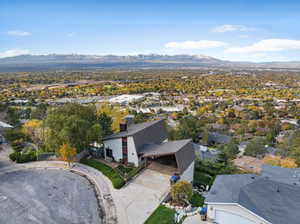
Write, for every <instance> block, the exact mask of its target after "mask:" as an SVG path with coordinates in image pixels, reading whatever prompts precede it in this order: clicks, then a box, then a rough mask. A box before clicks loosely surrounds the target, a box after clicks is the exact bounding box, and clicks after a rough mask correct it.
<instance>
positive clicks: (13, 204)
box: [0, 169, 102, 224]
mask: <svg viewBox="0 0 300 224" xmlns="http://www.w3.org/2000/svg"><path fill="white" fill-rule="evenodd" d="M0 214H1V215H0V223H5V224H27V223H28V224H29V223H30V224H57V223H59V224H70V223H72V224H99V223H100V224H101V223H102V221H101V214H102V213H101V211H100V209H99V207H98V202H97V199H96V197H95V192H94V188H93V186H92V185H91V184H90V183H89V181H88V180H87V179H85V178H84V177H81V176H79V175H77V174H74V173H72V172H69V171H65V170H54V169H49V170H45V169H28V170H20V171H14V172H10V173H5V174H1V175H0Z"/></svg>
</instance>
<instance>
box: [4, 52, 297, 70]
mask: <svg viewBox="0 0 300 224" xmlns="http://www.w3.org/2000/svg"><path fill="white" fill-rule="evenodd" d="M198 67H199V68H201V67H217V68H222V67H223V68H234V67H235V68H277V69H278V68H289V69H300V61H299V62H297V61H294V62H265V63H253V62H232V61H225V60H220V59H217V58H214V57H210V56H205V55H186V54H179V55H160V54H139V55H132V56H131V55H128V56H117V55H104V56H99V55H81V54H48V55H20V56H15V57H7V58H0V72H9V71H12V72H18V71H51V70H98V69H111V68H127V69H128V68H169V69H179V68H198Z"/></svg>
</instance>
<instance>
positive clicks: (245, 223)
mask: <svg viewBox="0 0 300 224" xmlns="http://www.w3.org/2000/svg"><path fill="white" fill-rule="evenodd" d="M215 217H216V218H215V221H216V222H217V223H218V224H255V222H252V221H251V220H249V219H247V218H245V217H242V216H240V215H237V214H234V213H231V212H228V211H222V210H216V216H215Z"/></svg>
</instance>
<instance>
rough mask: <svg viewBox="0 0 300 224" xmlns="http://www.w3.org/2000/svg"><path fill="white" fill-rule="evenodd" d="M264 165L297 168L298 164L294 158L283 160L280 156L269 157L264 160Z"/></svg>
mask: <svg viewBox="0 0 300 224" xmlns="http://www.w3.org/2000/svg"><path fill="white" fill-rule="evenodd" d="M263 161H264V163H266V164H269V165H272V166H280V167H284V168H296V167H297V162H296V160H295V159H293V158H281V157H280V156H272V155H267V156H265V157H264V159H263Z"/></svg>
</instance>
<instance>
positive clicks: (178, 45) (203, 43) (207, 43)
mask: <svg viewBox="0 0 300 224" xmlns="http://www.w3.org/2000/svg"><path fill="white" fill-rule="evenodd" d="M224 45H225V43H224V42H221V41H215V40H198V41H193V40H188V41H183V42H169V43H166V44H165V47H166V48H172V49H181V50H184V49H207V48H215V47H221V46H224Z"/></svg>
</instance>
